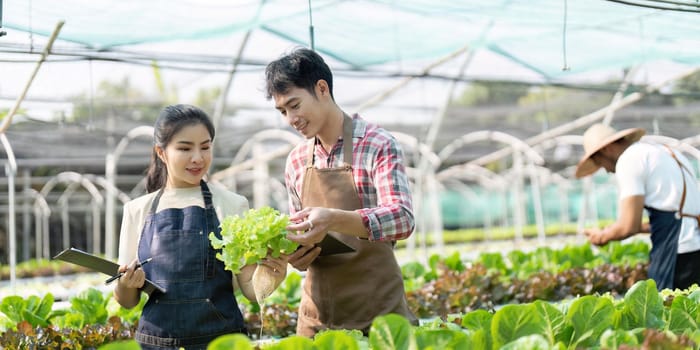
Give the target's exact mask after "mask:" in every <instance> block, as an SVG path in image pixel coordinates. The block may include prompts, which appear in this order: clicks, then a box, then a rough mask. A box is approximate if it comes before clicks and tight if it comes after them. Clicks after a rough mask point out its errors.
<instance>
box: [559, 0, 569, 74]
mask: <svg viewBox="0 0 700 350" xmlns="http://www.w3.org/2000/svg"><path fill="white" fill-rule="evenodd" d="M568 12H569V6H568V0H564V29H563V31H562V36H561V46H562V52H563V55H564V66H563V67H562V68H561V70H563V71H569V70H571V67H569V63H568V62H567V58H566V22H567V14H568Z"/></svg>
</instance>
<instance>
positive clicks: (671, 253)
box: [645, 207, 681, 290]
mask: <svg viewBox="0 0 700 350" xmlns="http://www.w3.org/2000/svg"><path fill="white" fill-rule="evenodd" d="M645 208H646V210H647V211H648V212H649V226H650V231H651V252H649V271H648V273H647V274H648V275H649V278H651V279H653V280H654V281H655V282H656V288H657V289H658V290H662V289H664V288H673V278H674V276H675V273H676V255H677V254H678V237H679V236H680V231H681V219H679V218H678V217H677V216H676V212H675V211H663V210H658V209H654V208H650V207H645Z"/></svg>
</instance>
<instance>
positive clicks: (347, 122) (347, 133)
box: [306, 113, 353, 168]
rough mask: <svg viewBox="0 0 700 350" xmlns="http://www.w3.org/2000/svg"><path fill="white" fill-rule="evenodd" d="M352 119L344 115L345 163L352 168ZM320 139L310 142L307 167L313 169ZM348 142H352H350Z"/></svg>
mask: <svg viewBox="0 0 700 350" xmlns="http://www.w3.org/2000/svg"><path fill="white" fill-rule="evenodd" d="M352 130H353V128H352V118H350V116H348V115H347V114H345V113H343V162H344V163H345V165H346V166H352ZM317 140H318V138H316V137H314V138H313V140H309V146H308V153H307V155H306V167H307V168H312V167H313V166H314V161H315V158H316V154H315V150H316V144H317V143H318V141H317ZM348 140H350V141H349V142H348ZM348 160H349V161H348Z"/></svg>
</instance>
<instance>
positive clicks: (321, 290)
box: [265, 48, 417, 336]
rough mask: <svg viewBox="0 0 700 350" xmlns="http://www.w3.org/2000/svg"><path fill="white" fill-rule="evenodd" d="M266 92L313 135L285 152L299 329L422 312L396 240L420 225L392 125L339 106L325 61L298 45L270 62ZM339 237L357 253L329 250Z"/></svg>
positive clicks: (358, 324) (360, 324) (357, 325)
mask: <svg viewBox="0 0 700 350" xmlns="http://www.w3.org/2000/svg"><path fill="white" fill-rule="evenodd" d="M265 73H266V84H267V97H268V98H271V99H274V102H275V108H276V109H277V110H279V111H280V113H281V114H282V116H283V117H284V119H285V120H286V121H287V122H288V123H289V125H291V126H292V127H293V128H294V129H296V130H297V131H298V132H299V133H301V134H302V135H303V136H304V137H305V138H306V139H307V140H306V141H304V142H302V143H300V144H299V145H297V146H296V147H295V148H294V149H293V150H292V152H291V153H290V154H289V156H288V157H287V163H286V168H285V182H286V187H287V191H288V193H289V203H290V220H291V221H292V224H290V225H289V226H288V227H287V229H288V230H289V231H290V232H291V233H290V234H289V235H288V238H289V239H290V240H293V241H296V242H298V243H300V244H301V247H300V248H299V250H297V251H296V252H295V253H293V254H291V255H290V257H289V262H290V264H292V266H294V267H295V268H297V269H299V270H302V271H307V273H306V277H305V280H304V293H303V294H302V301H301V305H300V311H299V320H298V326H297V333H298V334H301V335H306V336H313V335H314V334H316V332H318V331H320V330H322V329H329V328H330V329H359V330H362V331H364V332H367V331H368V330H369V326H370V325H371V323H372V320H373V319H374V317H376V316H378V315H382V314H387V313H398V314H401V315H404V316H405V317H406V318H408V319H409V320H410V321H412V322H413V323H414V324H417V319H416V318H415V316H414V315H413V314H412V313H411V312H410V310H409V309H408V306H407V304H406V297H405V293H404V289H403V280H402V276H401V270H400V268H399V266H398V264H397V262H396V258H395V256H394V253H393V245H394V242H395V241H396V240H399V239H405V238H407V237H409V236H410V235H411V233H412V232H413V230H414V228H415V224H414V217H413V212H412V203H411V201H412V199H411V193H410V190H409V183H408V177H407V176H406V171H405V167H404V165H403V152H402V150H401V148H400V145H399V144H398V142H397V140H396V139H395V138H394V137H393V136H392V135H391V134H390V133H389V132H388V131H386V130H384V129H382V128H380V127H378V126H376V125H373V124H370V123H368V122H366V121H365V120H363V119H362V118H361V117H360V116H359V115H357V114H355V115H353V116H352V117H350V116H349V115H347V114H346V113H345V112H343V110H342V109H341V108H340V107H339V106H338V105H337V104H336V103H335V100H334V97H333V76H332V74H331V71H330V68H329V67H328V65H327V64H326V63H325V62H324V60H323V58H321V56H319V55H318V54H317V53H315V52H314V51H312V50H309V49H305V48H298V49H296V50H294V51H293V52H291V53H289V54H287V55H285V56H283V57H281V58H279V59H278V60H276V61H273V62H271V63H270V64H269V65H268V66H267V69H266V72H265ZM326 236H331V237H333V238H335V239H337V240H339V241H341V242H343V243H345V244H346V245H347V246H350V247H351V248H352V250H353V251H351V252H344V253H339V252H333V251H326V252H324V250H323V248H321V247H322V246H323V244H321V247H319V246H318V245H317V244H319V243H321V242H322V241H324V242H325V240H327V239H328V238H327V237H326Z"/></svg>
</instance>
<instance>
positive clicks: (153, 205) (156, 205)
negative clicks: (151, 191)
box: [149, 187, 163, 214]
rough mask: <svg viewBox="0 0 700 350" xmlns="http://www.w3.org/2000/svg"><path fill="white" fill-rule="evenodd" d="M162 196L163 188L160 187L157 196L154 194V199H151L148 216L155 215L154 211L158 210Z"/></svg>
mask: <svg viewBox="0 0 700 350" xmlns="http://www.w3.org/2000/svg"><path fill="white" fill-rule="evenodd" d="M162 195H163V188H162V187H161V189H160V190H158V194H156V198H153V203H151V211H150V212H149V214H155V213H156V210H157V209H158V203H160V196H162Z"/></svg>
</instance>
